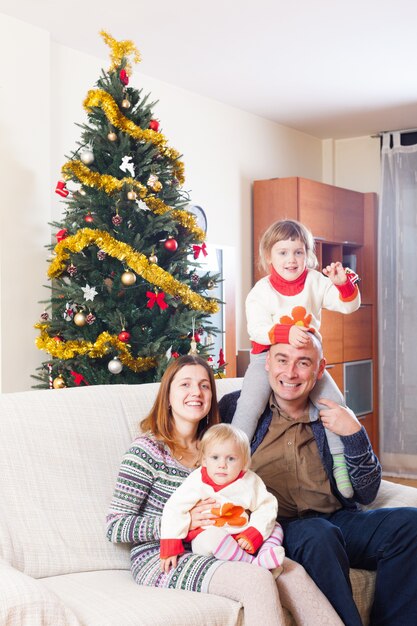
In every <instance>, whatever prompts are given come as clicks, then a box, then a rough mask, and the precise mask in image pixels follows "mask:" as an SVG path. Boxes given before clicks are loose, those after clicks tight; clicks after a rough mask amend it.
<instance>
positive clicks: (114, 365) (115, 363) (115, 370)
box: [107, 356, 123, 374]
mask: <svg viewBox="0 0 417 626" xmlns="http://www.w3.org/2000/svg"><path fill="white" fill-rule="evenodd" d="M107 367H108V370H109V372H111V373H112V374H120V372H121V371H122V369H123V364H122V363H121V361H120V360H119V359H118V358H117V356H115V357H114V358H113V359H112V360H111V361H109V363H108V365H107Z"/></svg>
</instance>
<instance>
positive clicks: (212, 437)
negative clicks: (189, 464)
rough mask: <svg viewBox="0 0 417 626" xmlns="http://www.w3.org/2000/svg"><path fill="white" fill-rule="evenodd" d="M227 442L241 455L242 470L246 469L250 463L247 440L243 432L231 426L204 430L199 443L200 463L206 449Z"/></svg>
mask: <svg viewBox="0 0 417 626" xmlns="http://www.w3.org/2000/svg"><path fill="white" fill-rule="evenodd" d="M228 440H231V441H233V443H235V444H236V446H237V447H238V449H239V452H240V454H241V455H242V458H243V464H244V468H245V469H248V467H249V465H250V461H251V454H250V443H249V438H248V436H247V434H246V433H245V432H243V430H240V428H236V427H235V426H232V425H231V424H215V425H214V426H211V427H210V428H209V429H208V430H206V432H205V433H204V435H203V438H202V439H201V443H200V455H199V456H200V463H201V461H202V460H203V458H204V457H205V456H206V454H207V448H209V447H210V446H213V445H215V444H216V443H223V442H224V441H228Z"/></svg>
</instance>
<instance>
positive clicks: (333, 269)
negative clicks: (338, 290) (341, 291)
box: [323, 261, 347, 285]
mask: <svg viewBox="0 0 417 626" xmlns="http://www.w3.org/2000/svg"><path fill="white" fill-rule="evenodd" d="M323 274H324V275H325V276H328V277H329V278H330V280H331V281H332V283H333V285H344V284H345V282H346V281H347V276H346V272H345V270H344V269H343V265H342V264H341V262H340V261H336V263H330V265H327V266H326V267H323Z"/></svg>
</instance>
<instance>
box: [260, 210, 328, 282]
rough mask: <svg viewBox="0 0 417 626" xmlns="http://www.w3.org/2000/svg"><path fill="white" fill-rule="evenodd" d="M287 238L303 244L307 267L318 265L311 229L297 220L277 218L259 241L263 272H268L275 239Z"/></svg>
mask: <svg viewBox="0 0 417 626" xmlns="http://www.w3.org/2000/svg"><path fill="white" fill-rule="evenodd" d="M287 239H291V241H296V240H297V239H299V240H300V241H301V242H302V243H303V244H304V246H305V249H306V257H307V258H306V265H307V267H308V268H309V269H315V268H316V267H317V266H318V262H317V257H316V255H315V253H314V247H315V246H314V237H313V235H312V233H311V231H310V230H309V229H308V228H307V227H306V226H304V224H301V222H297V220H279V221H278V222H274V223H273V224H271V226H269V228H267V229H266V231H265V232H264V234H263V235H262V237H261V240H260V242H259V265H260V267H261V268H262V269H263V270H264V271H265V272H269V265H270V256H271V250H272V246H273V245H274V244H276V243H277V241H285V240H287Z"/></svg>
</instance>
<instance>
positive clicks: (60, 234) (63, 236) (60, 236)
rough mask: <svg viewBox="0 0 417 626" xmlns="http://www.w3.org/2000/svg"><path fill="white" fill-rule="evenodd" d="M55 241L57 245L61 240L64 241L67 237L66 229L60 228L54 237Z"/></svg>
mask: <svg viewBox="0 0 417 626" xmlns="http://www.w3.org/2000/svg"><path fill="white" fill-rule="evenodd" d="M55 237H56V240H57V242H58V243H59V242H60V241H62V240H63V239H66V238H67V237H68V231H67V229H66V228H61V230H59V231H58V232H57V233H56V235H55Z"/></svg>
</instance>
